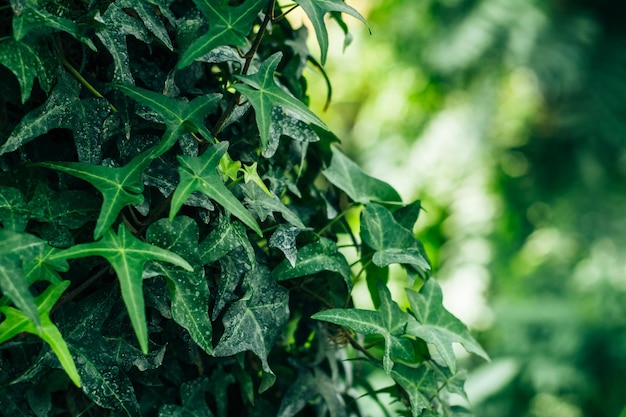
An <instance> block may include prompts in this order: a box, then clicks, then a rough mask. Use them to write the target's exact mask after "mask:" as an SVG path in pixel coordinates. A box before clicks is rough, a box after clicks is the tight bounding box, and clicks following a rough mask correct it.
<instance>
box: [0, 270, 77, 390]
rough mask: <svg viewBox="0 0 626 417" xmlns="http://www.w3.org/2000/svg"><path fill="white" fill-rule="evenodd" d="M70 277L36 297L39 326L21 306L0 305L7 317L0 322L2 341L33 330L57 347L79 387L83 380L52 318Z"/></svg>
mask: <svg viewBox="0 0 626 417" xmlns="http://www.w3.org/2000/svg"><path fill="white" fill-rule="evenodd" d="M69 285H70V281H61V282H59V283H56V284H51V285H50V286H48V288H46V290H45V291H44V292H43V293H41V294H40V295H39V296H38V297H37V298H36V299H35V304H36V305H37V313H38V321H39V322H40V323H41V324H40V326H36V325H35V324H34V323H33V322H32V321H31V320H30V319H29V318H28V317H26V315H25V314H24V313H22V312H21V311H20V310H18V309H16V308H13V307H8V306H3V307H0V313H2V314H3V315H4V320H3V321H2V322H1V323H0V343H3V342H5V341H7V340H9V339H11V338H13V337H14V336H16V335H18V334H19V333H22V332H27V333H32V334H34V335H37V336H39V337H41V338H42V339H43V340H44V341H45V342H46V343H47V344H48V345H50V347H51V348H52V350H53V351H54V353H55V355H56V356H57V358H58V359H59V362H60V363H61V365H62V366H63V369H65V372H67V374H68V376H69V377H70V379H71V380H72V382H73V383H74V384H75V385H76V386H77V387H80V385H81V380H80V376H79V375H78V371H77V370H76V365H75V364H74V359H72V355H71V354H70V351H69V349H68V347H67V344H66V343H65V340H64V339H63V335H61V332H60V331H59V329H58V328H57V327H56V325H55V324H54V323H53V322H52V320H50V310H52V307H54V305H55V304H56V302H57V301H58V299H59V298H60V297H61V294H63V292H64V291H65V290H66V289H67V287H69Z"/></svg>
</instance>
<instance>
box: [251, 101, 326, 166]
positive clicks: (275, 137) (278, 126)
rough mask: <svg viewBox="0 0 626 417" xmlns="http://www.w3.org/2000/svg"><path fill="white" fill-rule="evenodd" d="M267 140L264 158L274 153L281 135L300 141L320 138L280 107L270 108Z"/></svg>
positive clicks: (309, 141) (304, 141)
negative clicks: (270, 114)
mask: <svg viewBox="0 0 626 417" xmlns="http://www.w3.org/2000/svg"><path fill="white" fill-rule="evenodd" d="M271 117H272V119H271V123H270V131H269V142H268V144H267V147H266V148H265V149H264V150H263V156H264V157H265V158H271V157H272V156H274V154H275V153H276V150H277V149H278V145H279V142H280V138H281V136H288V137H290V138H292V139H294V140H297V141H299V142H302V143H311V142H318V141H319V140H320V138H319V136H317V133H315V130H313V129H312V128H311V127H310V126H309V125H308V124H306V123H304V122H303V121H302V120H298V119H296V118H294V117H291V116H289V115H288V114H287V112H286V111H285V110H284V109H283V108H281V107H274V108H273V109H272V116H271Z"/></svg>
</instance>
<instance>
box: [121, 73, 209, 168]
mask: <svg viewBox="0 0 626 417" xmlns="http://www.w3.org/2000/svg"><path fill="white" fill-rule="evenodd" d="M113 86H114V87H115V88H117V89H118V90H120V91H121V92H122V93H124V94H126V95H127V96H128V97H130V98H132V99H133V100H135V101H137V102H138V103H141V104H143V105H144V106H146V107H148V108H150V109H151V110H153V111H155V112H156V113H157V114H158V115H159V116H161V118H162V119H163V123H165V133H164V134H163V138H162V139H161V143H159V145H158V146H157V148H156V149H155V150H154V157H155V158H156V157H158V156H160V155H162V154H163V153H165V152H166V151H167V150H168V149H170V148H171V147H172V146H173V145H174V143H175V142H176V139H178V138H179V137H180V136H181V135H182V134H183V133H196V132H200V133H201V134H202V136H204V139H206V140H211V139H212V138H213V136H212V135H211V133H210V132H209V130H208V129H207V128H206V126H205V123H204V118H205V117H206V116H207V115H208V114H209V113H210V112H212V111H213V110H215V108H216V107H217V104H218V103H219V100H220V98H221V95H220V94H206V95H202V96H199V97H196V98H195V99H193V100H192V101H190V102H187V101H184V100H182V99H180V100H176V99H173V98H170V97H167V96H165V95H163V94H159V93H156V92H154V91H150V90H146V89H143V88H139V87H132V86H129V85H122V84H114V85H113Z"/></svg>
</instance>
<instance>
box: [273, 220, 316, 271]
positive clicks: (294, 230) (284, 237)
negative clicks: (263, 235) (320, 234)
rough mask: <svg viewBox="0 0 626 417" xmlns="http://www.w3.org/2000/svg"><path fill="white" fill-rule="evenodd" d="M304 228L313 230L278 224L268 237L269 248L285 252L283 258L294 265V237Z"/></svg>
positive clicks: (295, 256)
mask: <svg viewBox="0 0 626 417" xmlns="http://www.w3.org/2000/svg"><path fill="white" fill-rule="evenodd" d="M305 230H313V229H311V228H310V227H309V228H305V229H301V228H299V227H296V226H293V225H290V224H285V223H282V224H279V225H278V228H277V229H276V231H275V232H274V233H273V234H272V236H271V237H270V240H269V242H268V245H269V247H270V248H276V249H280V251H281V252H282V253H284V254H285V258H287V260H288V261H289V263H290V264H291V266H292V267H295V266H296V259H297V251H298V250H297V248H296V238H297V237H298V235H299V234H300V233H301V232H303V231H305Z"/></svg>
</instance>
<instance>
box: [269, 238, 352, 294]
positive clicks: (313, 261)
mask: <svg viewBox="0 0 626 417" xmlns="http://www.w3.org/2000/svg"><path fill="white" fill-rule="evenodd" d="M322 271H331V272H336V273H338V274H339V275H341V276H342V277H343V280H344V282H345V283H346V286H347V287H348V290H350V289H351V288H352V280H351V279H350V265H348V261H346V258H345V256H343V255H342V254H341V253H339V251H338V249H337V244H336V243H335V242H333V241H332V240H330V239H327V238H325V237H321V238H320V240H318V241H317V242H315V243H310V244H308V245H306V246H304V247H303V248H301V249H300V250H298V254H297V259H296V264H295V266H292V265H291V263H290V261H289V260H288V259H285V260H284V261H282V262H281V263H280V264H278V266H277V267H276V268H274V270H273V271H272V276H273V277H274V279H276V281H285V280H288V279H293V278H298V277H303V276H307V275H313V274H317V273H318V272H322Z"/></svg>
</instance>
